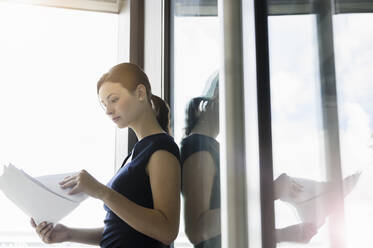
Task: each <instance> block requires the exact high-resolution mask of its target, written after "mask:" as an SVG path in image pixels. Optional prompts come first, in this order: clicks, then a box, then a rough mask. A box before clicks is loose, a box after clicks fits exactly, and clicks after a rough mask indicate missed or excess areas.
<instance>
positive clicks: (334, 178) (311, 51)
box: [268, 1, 372, 248]
mask: <svg viewBox="0 0 373 248" xmlns="http://www.w3.org/2000/svg"><path fill="white" fill-rule="evenodd" d="M310 2H311V1H310ZM325 2H327V1H325ZM323 3H324V2H323ZM290 5H291V4H290V3H289V6H290ZM321 6H322V8H320V9H319V10H318V12H317V13H314V12H312V11H306V12H307V13H303V14H307V15H295V14H297V13H290V12H291V11H290V12H289V13H286V11H284V12H283V13H282V15H280V16H269V17H268V18H269V45H270V49H269V50H270V68H271V105H272V106H271V107H272V130H273V140H272V142H273V166H274V176H275V177H277V179H279V178H281V177H283V178H285V179H286V180H284V181H285V182H286V184H287V186H286V187H284V189H286V191H287V192H288V193H287V194H288V195H287V196H286V197H283V196H282V197H279V199H280V201H277V202H276V205H275V214H276V215H275V217H276V227H278V228H279V227H282V226H286V225H290V224H291V223H313V224H314V225H315V226H316V228H317V229H316V231H317V234H315V236H313V237H310V240H309V241H310V244H309V245H307V246H312V247H338V248H340V247H347V246H346V244H347V245H348V247H356V244H367V243H369V242H362V241H361V240H362V239H363V240H369V235H362V236H363V237H361V235H359V234H357V232H356V231H354V230H358V229H359V228H360V227H361V225H359V223H360V224H361V223H362V222H359V221H352V220H353V219H354V218H355V217H356V216H361V220H362V219H364V220H365V221H366V217H367V216H369V214H368V213H367V212H366V210H364V209H366V207H363V204H362V203H361V202H360V203H359V201H358V200H357V198H356V197H358V195H359V194H360V196H361V195H362V194H363V192H365V193H366V195H365V196H367V195H368V194H367V192H366V191H364V190H363V189H362V188H361V184H362V182H361V178H364V177H362V176H361V175H364V174H365V175H366V174H367V171H369V169H368V170H366V167H365V168H364V169H365V170H363V173H360V172H359V171H360V170H361V169H362V168H363V165H367V164H369V163H371V162H372V156H371V154H372V152H371V150H370V148H369V142H370V141H371V132H370V130H371V126H370V124H369V122H370V121H369V120H370V118H369V116H370V115H369V109H371V105H369V101H370V100H367V99H370V98H368V97H364V96H366V95H369V93H370V91H369V89H367V88H366V85H367V84H366V83H367V82H368V81H369V80H368V81H367V79H366V78H368V76H367V75H368V74H369V73H368V71H369V72H370V69H368V68H369V63H370V62H371V61H372V60H371V59H369V58H371V56H369V51H372V49H371V45H370V44H372V43H371V42H369V41H368V42H367V43H365V42H363V41H362V40H364V38H365V40H369V37H371V35H372V33H371V32H370V33H369V32H368V33H367V28H366V27H367V25H368V24H367V23H368V22H369V21H368V20H369V17H368V15H365V17H364V18H363V17H362V15H353V16H354V17H352V16H349V17H348V16H346V15H344V16H343V17H342V16H332V15H331V13H332V12H331V10H328V8H327V7H328V5H327V4H322V5H321ZM344 6H347V5H344ZM350 6H352V5H351V4H350ZM293 7H296V4H295V3H294V6H293ZM298 7H299V6H298ZM294 9H295V8H294ZM272 10H274V8H272ZM289 10H290V9H289ZM298 10H299V9H298ZM350 11H351V9H350ZM291 14H294V15H291ZM298 14H300V13H298ZM370 18H372V17H370ZM333 22H334V23H333ZM353 23H354V24H353ZM357 23H359V24H358V25H357ZM351 24H352V26H353V28H351V29H349V30H346V26H347V27H348V26H349V25H351ZM352 26H351V27H352ZM333 27H334V28H335V30H336V32H335V33H334V37H333ZM352 34H354V35H352ZM362 34H364V35H362ZM356 37H361V38H360V39H357V38H356ZM363 37H364V38H363ZM333 38H334V40H333ZM358 40H359V41H360V42H357V41H358ZM333 43H335V44H336V49H335V50H334V49H333V46H334V44H333ZM362 44H366V45H365V46H361V45H362ZM368 44H369V45H368ZM346 48H349V49H350V50H349V49H346ZM300 51H302V52H300ZM334 51H335V52H336V54H335V55H334ZM367 52H368V53H367ZM361 58H363V59H364V63H363V64H360V65H361V66H358V67H356V68H353V67H352V66H351V65H352V64H356V63H352V62H354V61H355V62H357V61H360V59H361ZM334 59H336V61H334ZM334 64H336V69H337V70H336V72H337V73H335V72H334ZM364 68H365V69H364ZM367 73H368V74H367ZM364 75H365V78H364ZM352 82H353V83H352ZM356 84H359V85H360V86H362V87H356ZM351 85H353V87H351ZM335 86H337V89H338V103H339V105H340V106H338V107H339V109H338V108H337V95H336V92H335ZM356 92H363V94H356V95H355V93H356ZM340 107H342V108H340ZM361 110H362V111H361ZM337 111H339V115H340V117H341V118H340V119H339V122H338V115H337ZM359 113H360V114H359ZM361 113H363V114H361ZM352 119H354V123H355V124H356V123H360V124H361V123H365V124H364V125H358V127H357V126H352V125H351V123H352V122H351V120H352ZM338 130H339V132H340V136H339V137H338ZM354 134H359V135H360V136H359V138H357V135H354ZM339 139H340V140H341V149H340V148H339ZM339 149H340V150H341V151H339ZM339 157H341V159H342V171H343V177H342V176H339V173H340V168H341V163H340V162H339ZM368 173H369V172H368ZM365 185H367V183H365ZM274 187H275V195H276V194H278V193H279V192H278V188H277V186H276V181H275V183H274ZM361 198H365V199H370V198H369V197H361ZM361 198H360V199H361ZM352 199H355V201H354V202H353V201H352ZM344 202H345V205H346V208H345V209H344V204H343V203H344ZM364 202H365V203H371V201H370V200H368V201H364ZM289 206H290V208H289ZM353 210H355V211H353ZM361 211H363V212H364V211H365V212H364V214H363V213H361V214H359V212H361ZM344 213H345V216H346V231H347V232H346V235H341V234H343V233H344V230H343V229H344V227H343V226H344V225H343V222H344V221H343V217H344ZM363 216H364V217H363ZM350 233H352V234H350ZM345 237H347V238H348V239H347V240H346V241H348V242H347V243H346V242H345ZM370 240H371V239H370ZM306 243H307V242H306ZM278 247H298V244H291V243H281V244H278ZM358 247H361V245H360V246H358Z"/></svg>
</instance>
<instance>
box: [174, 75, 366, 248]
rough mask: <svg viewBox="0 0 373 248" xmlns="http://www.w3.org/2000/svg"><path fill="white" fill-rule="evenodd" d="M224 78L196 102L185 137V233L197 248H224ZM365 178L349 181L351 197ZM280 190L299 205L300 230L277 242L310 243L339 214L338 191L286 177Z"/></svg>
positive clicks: (288, 230)
mask: <svg viewBox="0 0 373 248" xmlns="http://www.w3.org/2000/svg"><path fill="white" fill-rule="evenodd" d="M218 80H219V78H218V75H216V76H215V78H213V80H209V82H208V84H209V85H210V87H209V90H208V91H207V93H206V94H205V95H204V96H203V97H196V98H193V99H191V100H190V102H189V104H188V106H187V110H186V127H185V130H184V131H185V136H184V139H183V140H182V142H181V147H180V152H181V163H182V194H183V197H184V213H185V216H184V219H185V232H186V234H187V236H188V238H189V240H190V241H191V242H192V243H193V244H194V246H195V247H198V248H201V247H209V248H210V247H214V248H219V247H221V228H220V165H219V143H218V141H217V140H216V138H217V136H218V134H219V87H218ZM358 178H359V174H354V175H352V176H349V177H347V178H346V179H345V180H344V181H343V187H344V192H345V194H348V193H349V192H351V190H352V189H353V188H354V186H355V184H356V182H357V180H358ZM273 184H274V200H277V199H280V200H282V201H285V202H288V203H290V204H291V205H293V206H294V207H295V208H296V210H297V214H298V216H299V217H300V219H301V221H302V222H301V223H300V224H295V225H291V226H287V227H284V228H279V229H276V230H275V235H276V240H277V242H297V243H308V242H309V241H310V240H311V238H312V237H313V236H314V235H315V234H316V233H317V229H318V228H320V227H321V226H322V225H323V224H324V222H325V218H326V217H327V216H328V215H329V214H330V213H331V211H333V208H335V206H333V204H331V203H332V201H333V195H335V192H334V191H335V190H333V189H332V187H331V186H330V185H329V184H328V183H325V182H317V181H312V180H307V179H301V178H293V177H290V176H288V175H287V174H285V173H284V174H282V175H281V176H279V177H278V178H276V179H275V180H274V182H273Z"/></svg>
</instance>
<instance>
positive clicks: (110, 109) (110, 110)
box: [106, 106, 113, 115]
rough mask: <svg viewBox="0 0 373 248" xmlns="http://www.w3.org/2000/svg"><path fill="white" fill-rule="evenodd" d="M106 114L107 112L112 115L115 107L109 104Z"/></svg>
mask: <svg viewBox="0 0 373 248" xmlns="http://www.w3.org/2000/svg"><path fill="white" fill-rule="evenodd" d="M106 114H107V115H112V114H113V109H112V108H111V107H109V106H108V107H107V108H106Z"/></svg>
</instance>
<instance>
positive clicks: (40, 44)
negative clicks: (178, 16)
mask: <svg viewBox="0 0 373 248" xmlns="http://www.w3.org/2000/svg"><path fill="white" fill-rule="evenodd" d="M117 18H118V16H117V15H114V14H106V13H95V12H87V11H77V10H66V9H56V8H48V7H38V6H29V5H21V4H8V3H0V32H1V37H0V54H1V56H0V71H1V82H0V113H1V124H0V137H1V139H0V151H1V152H0V162H1V164H2V165H3V164H7V163H8V162H11V163H13V164H14V165H16V166H17V167H19V168H22V169H23V170H24V171H26V172H27V173H29V174H31V175H32V176H41V175H46V174H55V173H63V172H74V171H78V170H81V169H86V170H87V171H89V172H90V173H91V174H92V175H93V176H95V177H96V178H97V179H98V180H99V181H101V182H102V183H106V182H107V181H108V180H109V179H110V177H111V176H112V175H113V172H114V155H115V154H114V150H115V147H114V146H115V126H113V124H112V122H111V120H110V119H109V118H107V117H106V114H105V113H104V111H103V110H102V109H101V107H100V105H99V101H98V97H97V93H96V82H97V80H98V79H99V77H100V76H101V75H102V73H104V72H105V71H106V70H108V69H109V68H110V67H111V66H112V65H113V64H115V63H116V61H117V23H118V20H117ZM0 202H1V211H0V219H1V222H0V246H3V245H14V244H15V245H17V246H27V247H29V246H30V245H31V246H32V245H37V246H39V244H40V239H39V238H38V236H37V235H36V234H35V233H34V231H33V229H32V228H31V226H30V224H29V218H28V217H27V216H26V215H24V214H23V212H21V211H20V210H19V209H18V208H16V207H15V206H14V205H13V204H12V203H11V202H10V201H9V200H8V199H7V198H5V196H4V195H3V194H2V193H1V194H0ZM104 214H105V212H104V210H103V206H102V203H100V202H99V201H95V200H92V199H88V200H86V201H85V202H83V203H82V204H81V205H80V206H79V207H78V208H77V209H76V210H75V211H74V212H73V213H72V214H71V215H69V216H68V217H66V218H65V219H63V220H62V223H63V224H66V225H68V226H74V227H94V226H103V218H104Z"/></svg>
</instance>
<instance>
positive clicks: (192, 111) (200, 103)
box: [184, 97, 211, 136]
mask: <svg viewBox="0 0 373 248" xmlns="http://www.w3.org/2000/svg"><path fill="white" fill-rule="evenodd" d="M210 101H211V98H209V97H195V98H192V99H191V100H190V101H189V104H188V107H187V109H186V111H185V112H186V113H185V114H186V118H185V128H184V131H185V136H188V135H189V134H190V132H191V131H192V130H193V128H194V127H195V126H196V124H197V123H198V120H199V118H200V117H201V114H202V112H204V110H205V108H206V105H207V104H208V103H209V102H210Z"/></svg>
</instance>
